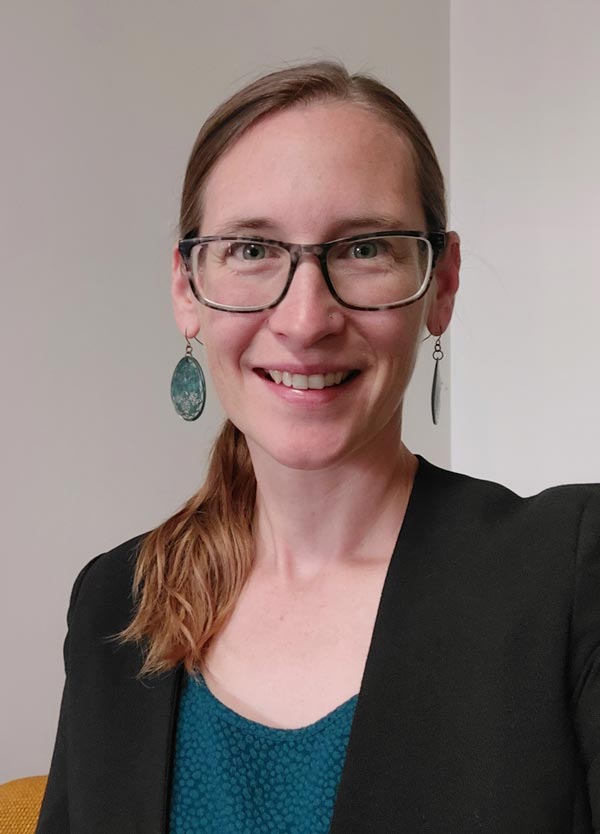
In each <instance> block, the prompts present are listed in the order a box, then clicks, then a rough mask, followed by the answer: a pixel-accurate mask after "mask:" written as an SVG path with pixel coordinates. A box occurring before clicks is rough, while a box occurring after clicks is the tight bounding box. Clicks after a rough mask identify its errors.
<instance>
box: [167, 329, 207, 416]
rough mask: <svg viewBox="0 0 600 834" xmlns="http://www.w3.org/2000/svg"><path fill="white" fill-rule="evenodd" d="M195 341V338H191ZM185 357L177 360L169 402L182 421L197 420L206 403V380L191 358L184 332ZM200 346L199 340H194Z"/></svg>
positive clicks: (197, 363) (196, 363)
mask: <svg viewBox="0 0 600 834" xmlns="http://www.w3.org/2000/svg"><path fill="white" fill-rule="evenodd" d="M193 338H194V339H196V337H195V336H194V337H193ZM185 340H186V342H187V346H186V348H185V356H184V357H183V358H182V359H180V360H179V362H178V363H177V365H176V366H175V370H174V371H173V376H172V377H171V402H172V403H173V406H174V408H175V411H176V412H177V413H178V414H179V416H180V417H183V419H184V420H197V419H198V417H199V416H200V415H201V414H202V412H203V411H204V405H205V403H206V380H205V379H204V372H203V371H202V368H201V367H200V363H199V362H198V361H197V360H196V359H195V358H194V357H193V356H192V353H193V350H192V345H191V344H190V340H189V339H188V337H187V330H186V331H185ZM196 341H197V342H198V344H200V345H201V344H202V342H201V341H200V339H196Z"/></svg>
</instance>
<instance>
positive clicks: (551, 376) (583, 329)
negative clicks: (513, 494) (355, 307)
mask: <svg viewBox="0 0 600 834" xmlns="http://www.w3.org/2000/svg"><path fill="white" fill-rule="evenodd" d="M599 32H600V4H599V3H598V2H597V0H576V1H575V2H566V0H562V1H559V2H557V0H530V1H529V2H525V3H524V2H522V0H504V1H503V2H502V3H498V2H497V0H452V3H451V41H450V44H451V48H450V54H451V59H450V66H451V131H450V136H451V143H450V144H451V167H450V180H451V183H452V200H451V216H452V223H453V225H454V227H455V228H457V229H458V230H460V232H461V235H462V241H463V268H462V287H461V292H460V293H459V296H458V300H457V305H456V311H455V316H454V321H453V324H452V359H453V361H452V373H451V386H450V388H451V413H452V443H451V454H452V468H453V469H455V470H457V471H464V472H468V473H469V474H473V475H480V476H482V477H487V478H490V479H492V480H496V481H500V482H502V483H505V484H507V485H509V486H511V487H513V488H514V489H515V490H516V491H517V492H520V493H523V494H529V493H532V492H536V491H538V490H540V489H542V488H544V487H546V486H549V485H551V484H556V483H561V482H562V483H566V482H571V481H598V480H599V479H600V438H599V426H600V386H599V385H598V376H599V375H598V320H599V314H600V275H599V272H598V257H597V241H598V223H599V221H600V209H599V206H600V155H599V154H598V145H599V142H600V49H599V48H598V33H599Z"/></svg>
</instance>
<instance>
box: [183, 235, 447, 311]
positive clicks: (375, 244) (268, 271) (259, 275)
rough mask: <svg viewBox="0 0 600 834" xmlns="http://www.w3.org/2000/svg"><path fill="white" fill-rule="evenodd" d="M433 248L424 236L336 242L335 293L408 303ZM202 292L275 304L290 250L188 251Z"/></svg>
mask: <svg viewBox="0 0 600 834" xmlns="http://www.w3.org/2000/svg"><path fill="white" fill-rule="evenodd" d="M432 255H433V252H432V247H431V244H430V242H429V241H428V240H427V239H425V238H417V237H402V236H390V237H376V238H370V239H369V238H364V239H361V240H354V241H349V242H348V241H347V242H340V243H339V244H336V245H335V246H332V247H331V248H330V249H329V250H328V252H327V271H328V273H329V278H330V280H331V283H332V284H333V286H334V288H335V291H336V293H337V295H338V297H339V298H340V299H341V300H342V301H343V302H345V303H346V304H351V305H353V306H356V307H378V306H384V305H388V304H398V303H401V302H406V301H408V300H410V299H412V298H413V297H414V296H416V295H418V293H419V292H420V290H421V289H422V287H423V285H424V284H425V283H426V282H427V280H428V279H429V274H430V272H431V265H432ZM191 266H192V275H193V278H194V281H195V282H196V286H197V288H198V291H199V292H200V294H201V296H202V297H203V298H204V299H205V300H206V301H208V302H210V303H213V304H219V305H224V306H227V307H238V308H240V309H248V308H252V307H262V306H268V305H270V304H273V303H274V302H275V301H277V299H278V298H279V297H280V296H281V294H282V292H283V291H284V289H285V286H286V283H287V281H288V277H289V272H290V266H291V255H290V253H289V252H288V251H287V249H284V248H282V247H281V246H277V245H274V244H268V243H262V242H257V241H252V240H236V241H221V240H217V241H211V242H209V243H202V244H198V245H197V246H195V247H194V249H193V250H192V253H191Z"/></svg>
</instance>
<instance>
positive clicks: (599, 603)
mask: <svg viewBox="0 0 600 834" xmlns="http://www.w3.org/2000/svg"><path fill="white" fill-rule="evenodd" d="M570 682H571V697H572V707H573V715H574V721H575V730H576V733H577V737H578V740H579V747H580V750H581V754H582V758H583V764H584V767H585V770H586V774H587V787H588V795H589V802H590V808H591V812H592V820H593V825H594V831H598V832H600V488H592V489H591V490H590V494H589V495H588V498H587V501H586V502H585V504H584V506H583V509H582V512H581V519H580V525H579V533H578V541H577V558H576V563H575V582H574V596H573V609H572V622H571V668H570Z"/></svg>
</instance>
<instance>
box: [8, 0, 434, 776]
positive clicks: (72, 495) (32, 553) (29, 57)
mask: <svg viewBox="0 0 600 834" xmlns="http://www.w3.org/2000/svg"><path fill="white" fill-rule="evenodd" d="M2 15H3V19H2V25H1V26H0V32H1V34H0V38H1V40H2V43H1V44H0V70H1V73H2V78H3V79H4V91H3V100H2V116H3V127H2V135H1V138H0V142H1V147H0V176H1V179H0V181H1V182H2V197H3V200H2V208H1V212H2V214H1V217H0V265H1V267H0V268H1V275H2V305H1V309H0V317H1V320H0V339H1V340H2V343H1V346H0V357H1V360H0V361H2V364H3V368H2V380H3V389H4V407H3V415H2V429H1V436H2V441H3V452H2V470H3V472H2V474H3V477H2V490H3V494H2V496H1V506H2V511H3V516H2V530H3V546H4V553H3V555H2V559H1V563H0V571H1V576H0V618H1V625H0V633H1V635H2V638H1V639H2V659H3V667H4V670H5V673H4V683H3V686H2V709H1V710H0V782H1V781H4V780H6V779H10V778H16V777H19V776H23V775H27V774H32V773H45V772H47V770H48V767H49V764H50V754H51V750H52V745H53V742H54V735H55V731H56V723H57V718H58V706H59V698H60V693H61V689H62V683H63V666H62V655H61V649H62V642H63V638H64V635H65V614H66V609H67V603H68V595H69V591H70V588H71V585H72V582H73V580H74V577H75V575H76V573H77V572H78V570H79V569H80V567H81V566H82V565H83V564H84V563H86V562H87V561H88V560H89V559H90V558H92V557H93V556H95V555H96V554H97V553H100V552H102V551H104V550H107V549H110V548H112V547H114V546H115V545H116V544H118V543H119V542H121V541H124V540H125V539H128V538H130V537H132V536H134V535H136V534H137V533H140V532H143V531H144V530H147V529H149V528H150V527H152V526H154V525H156V524H158V523H159V522H161V521H162V520H163V519H165V518H166V517H168V516H169V515H170V514H172V513H173V512H174V511H175V510H176V509H177V508H178V506H179V505H180V504H181V503H182V502H183V501H184V500H185V499H186V498H187V497H188V496H189V495H190V494H191V493H192V492H194V491H195V490H196V488H197V487H198V485H199V483H200V481H201V478H202V474H203V470H204V462H205V459H206V454H207V450H208V448H209V446H210V443H211V441H212V439H213V437H214V435H215V432H216V430H217V427H218V425H219V424H220V421H221V419H222V414H221V413H220V410H219V408H218V406H217V405H216V402H215V395H214V393H213V391H212V388H211V387H210V384H209V390H208V397H209V400H208V402H209V405H208V408H207V412H206V413H205V414H204V415H203V416H202V418H201V420H200V421H198V422H197V423H192V424H186V423H184V422H183V421H182V420H180V419H179V418H178V417H177V416H176V415H175V413H174V411H173V410H172V406H171V403H170V400H169V380H170V376H171V373H172V371H173V368H174V366H175V364H176V362H177V361H178V360H179V358H180V357H181V356H182V355H183V351H184V347H185V344H184V341H183V338H182V337H181V335H180V334H179V332H178V331H177V329H176V327H175V324H174V322H173V321H172V316H171V308H170V300H169V266H170V251H171V247H172V244H173V241H174V240H175V237H176V228H175V227H176V219H177V207H178V199H179V190H180V185H181V180H182V176H183V171H184V167H185V162H186V160H187V156H188V154H189V151H190V149H191V145H192V142H193V140H194V137H195V135H196V133H197V130H198V128H199V126H200V124H201V123H202V121H203V120H204V118H205V117H206V116H207V115H208V113H209V111H210V110H211V109H212V108H213V107H214V106H215V105H216V104H217V103H218V102H220V101H221V100H222V99H223V98H225V97H226V96H227V95H229V94H230V93H232V92H233V91H234V90H235V89H237V88H238V87H240V86H241V85H243V84H244V83H245V82H247V81H248V80H250V78H252V77H254V76H256V75H258V74H259V73H261V72H264V71H268V70H270V69H273V68H275V67H277V66H279V65H280V64H281V63H282V62H285V61H297V60H305V59H315V58H340V59H342V60H343V61H345V62H346V63H347V65H348V67H349V68H350V69H351V70H353V71H356V70H367V71H373V72H374V73H375V74H376V75H378V76H379V77H380V78H381V79H382V80H383V81H384V82H386V83H388V84H390V85H391V86H392V87H393V88H395V89H396V90H398V91H399V92H400V94H401V95H402V96H403V97H404V98H406V100H407V102H408V103H409V104H411V106H413V107H414V108H415V110H416V112H417V113H418V114H419V116H420V117H421V118H422V120H423V122H424V124H425V126H426V128H427V130H428V131H429V134H430V136H431V138H432V141H433V143H434V145H435V146H436V148H437V150H438V152H439V155H440V159H441V161H442V165H443V167H444V168H445V169H446V170H447V165H448V131H449V112H448V106H449V89H448V83H449V82H448V65H449V56H448V42H449V22H448V0H428V2H420V3H398V2H397V0H375V2H372V3H370V4H369V6H368V8H366V7H365V6H364V4H363V3H361V2H357V1H356V0H348V2H346V3H344V4H343V5H342V4H340V3H335V4H327V3H323V2H315V0H305V2H303V3H301V4H300V3H290V2H261V3H246V2H244V0H239V2H221V3H216V4H208V3H197V2H185V0H176V2H173V3H169V4H167V3H164V2H158V0H144V2H141V0H128V2H124V3H123V2H115V0H107V2H103V3H98V2H96V0H80V1H79V2H75V0H74V1H73V2H66V0H56V2H53V3H51V4H40V3H31V2H27V0H25V2H19V3H17V2H16V0H13V2H12V3H4V4H3V10H2ZM194 344H196V343H194ZM425 348H426V355H425V356H424V357H423V360H422V363H421V364H420V367H419V368H418V369H417V375H416V379H415V384H414V386H413V391H412V393H411V396H410V397H409V402H408V404H407V415H406V435H407V437H408V440H409V443H410V445H411V446H412V447H413V448H414V449H415V450H416V451H422V452H423V453H425V454H426V456H428V457H430V458H431V459H432V460H434V461H436V462H438V463H440V464H442V465H444V464H447V463H448V462H449V440H450V434H449V425H450V424H449V416H448V402H449V400H448V398H447V397H446V401H445V405H444V414H443V418H442V420H443V422H442V425H440V426H439V427H438V428H436V429H435V431H434V430H433V429H432V427H431V421H430V416H429V411H428V387H429V383H430V377H431V371H432V367H431V365H432V363H431V358H430V352H431V349H432V345H431V344H430V342H428V343H426V345H425ZM196 355H197V356H198V357H199V358H200V360H201V359H202V349H201V348H200V347H199V346H198V350H197V351H196ZM444 361H445V363H446V365H445V372H446V374H447V372H448V368H449V362H447V361H446V360H444Z"/></svg>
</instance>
